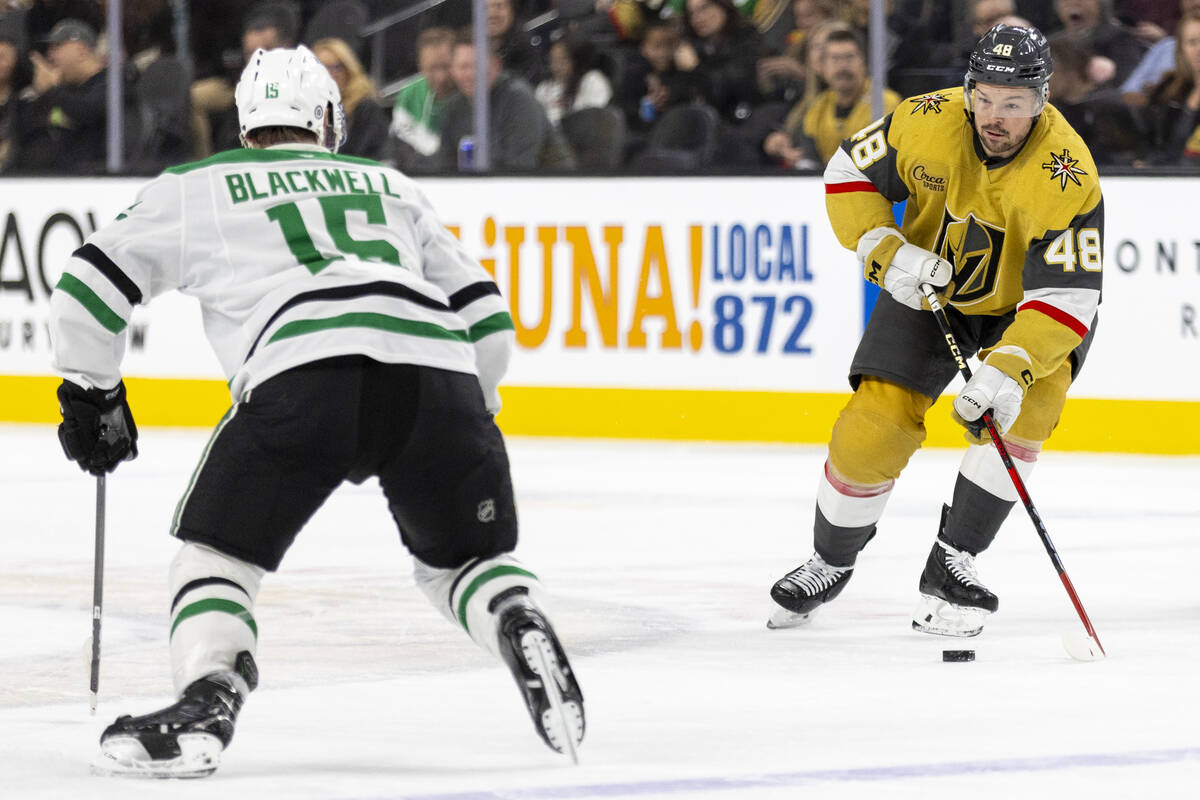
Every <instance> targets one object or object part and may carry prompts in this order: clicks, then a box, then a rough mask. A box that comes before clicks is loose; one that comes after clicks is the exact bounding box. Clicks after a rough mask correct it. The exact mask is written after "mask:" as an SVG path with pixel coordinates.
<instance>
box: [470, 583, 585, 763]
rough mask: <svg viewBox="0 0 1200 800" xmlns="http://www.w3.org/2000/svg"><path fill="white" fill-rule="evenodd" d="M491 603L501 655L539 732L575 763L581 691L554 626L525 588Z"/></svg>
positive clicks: (581, 729) (580, 726) (579, 739)
mask: <svg viewBox="0 0 1200 800" xmlns="http://www.w3.org/2000/svg"><path fill="white" fill-rule="evenodd" d="M492 602H493V604H494V605H495V607H496V608H497V609H498V612H497V613H498V614H499V616H500V624H499V635H500V655H501V656H502V657H503V658H504V663H506V664H507V665H508V668H509V669H510V670H512V674H513V677H514V678H516V680H517V686H519V687H520V688H521V693H522V696H523V697H524V698H525V705H526V706H527V707H528V708H529V715H530V716H531V717H533V725H534V727H535V728H536V729H537V732H538V735H539V736H541V737H542V740H543V741H544V742H545V743H546V744H547V745H548V746H549V747H550V748H551V749H552V750H555V751H557V752H559V753H567V754H569V755H570V756H571V759H572V760H573V761H575V762H576V763H578V761H579V757H578V755H577V753H576V748H577V747H578V746H579V744H580V743H581V742H582V741H583V732H584V717H583V691H582V690H581V689H580V688H579V682H578V681H576V680H575V673H574V672H573V671H572V670H571V665H570V664H569V663H568V662H567V654H566V653H565V652H563V649H562V645H561V644H559V642H558V637H556V636H555V635H554V629H553V628H551V627H550V623H549V622H547V621H546V618H545V617H543V616H542V614H541V612H540V611H538V609H537V608H536V607H534V605H533V604H532V603H531V602H529V600H528V598H527V597H526V596H525V592H524V590H523V589H519V590H510V591H509V592H504V593H502V594H500V595H499V596H498V597H497V598H496V599H495V600H493V601H492ZM547 676H549V677H550V679H549V680H547V679H546V677H547Z"/></svg>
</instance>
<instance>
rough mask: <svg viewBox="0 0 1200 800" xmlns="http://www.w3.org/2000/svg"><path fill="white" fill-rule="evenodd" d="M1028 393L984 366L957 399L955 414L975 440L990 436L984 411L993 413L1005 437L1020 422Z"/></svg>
mask: <svg viewBox="0 0 1200 800" xmlns="http://www.w3.org/2000/svg"><path fill="white" fill-rule="evenodd" d="M1023 399H1025V390H1024V389H1022V388H1021V384H1019V383H1017V382H1016V381H1014V380H1013V379H1012V378H1010V377H1008V376H1007V375H1005V374H1004V373H1003V372H1001V371H1000V370H998V369H996V368H995V367H993V366H991V365H990V364H986V363H985V364H982V365H980V367H979V369H978V370H976V372H975V374H974V375H973V376H971V380H969V381H967V385H966V386H964V387H963V388H962V391H960V392H959V393H958V396H957V397H955V398H954V413H955V416H956V419H957V421H958V422H960V423H961V424H962V425H964V426H966V428H967V430H968V431H970V432H971V435H972V436H974V437H975V438H976V439H982V440H984V441H986V440H987V439H988V438H989V437H988V435H987V429H986V428H985V427H984V424H983V420H982V417H983V412H984V411H988V410H990V411H991V413H992V421H993V422H995V423H996V430H998V431H1000V435H1001V436H1003V435H1004V434H1005V433H1007V432H1008V429H1009V428H1011V427H1012V424H1013V423H1014V422H1016V421H1017V415H1019V414H1020V413H1021V401H1022V400H1023Z"/></svg>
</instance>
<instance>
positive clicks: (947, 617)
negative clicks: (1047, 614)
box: [912, 506, 1000, 636]
mask: <svg viewBox="0 0 1200 800" xmlns="http://www.w3.org/2000/svg"><path fill="white" fill-rule="evenodd" d="M949 513H950V507H949V506H942V522H941V526H940V528H939V533H938V537H937V540H936V541H935V542H934V543H933V549H932V550H930V551H929V558H928V559H927V560H926V561H925V571H924V572H922V573H921V581H920V584H919V588H920V590H921V601H920V603H919V604H918V606H917V610H916V611H915V612H913V623H912V626H913V629H914V630H918V631H921V632H923V633H934V634H938V635H941V636H978V635H979V634H980V632H982V631H983V622H984V620H985V619H986V618H987V616H988V614H993V613H995V611H996V609H997V608H999V607H1000V600H999V599H998V598H997V597H996V595H994V594H992V593H991V592H989V591H988V589H987V587H986V586H984V585H983V584H982V583H980V581H979V574H978V573H977V572H976V570H975V554H974V553H969V552H967V551H966V550H960V549H958V548H957V547H955V546H954V545H952V544H951V543H950V541H949V540H948V539H947V538H946V535H945V530H946V517H947V516H948V515H949Z"/></svg>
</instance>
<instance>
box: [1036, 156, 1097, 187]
mask: <svg viewBox="0 0 1200 800" xmlns="http://www.w3.org/2000/svg"><path fill="white" fill-rule="evenodd" d="M1042 169H1046V170H1050V180H1054V179H1055V178H1058V179H1059V180H1060V181H1062V183H1061V184H1059V188H1060V189H1062V190H1063V191H1064V192H1065V191H1066V190H1067V181H1072V182H1074V184H1075V185H1076V186H1082V185H1083V184H1081V183H1080V182H1079V176H1080V175H1087V173H1086V172H1084V171H1083V170H1081V169H1080V168H1079V159H1077V158H1071V151H1070V150H1067V149H1066V148H1063V151H1062V152H1061V153H1055V152H1054V151H1053V150H1051V151H1050V160H1049V161H1047V162H1046V163H1044V164H1042Z"/></svg>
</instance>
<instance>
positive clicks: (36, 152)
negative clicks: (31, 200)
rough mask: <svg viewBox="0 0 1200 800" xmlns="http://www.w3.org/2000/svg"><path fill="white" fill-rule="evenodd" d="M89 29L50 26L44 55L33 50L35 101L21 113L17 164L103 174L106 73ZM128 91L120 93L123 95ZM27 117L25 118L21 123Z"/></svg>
mask: <svg viewBox="0 0 1200 800" xmlns="http://www.w3.org/2000/svg"><path fill="white" fill-rule="evenodd" d="M96 40H97V34H96V31H95V29H93V28H92V27H91V26H90V25H88V24H87V23H85V22H82V21H80V20H77V19H66V20H63V21H62V22H60V23H58V24H57V25H55V26H54V28H53V29H52V30H51V31H50V35H49V37H47V39H46V44H47V45H48V49H47V51H46V56H42V55H41V54H40V53H37V52H34V53H32V54H31V55H30V59H31V60H32V61H33V91H34V94H35V95H36V97H35V98H34V99H33V100H32V102H31V103H30V104H29V106H28V110H27V111H26V110H22V112H21V115H22V123H21V166H22V167H25V168H31V169H34V170H49V169H52V170H54V171H56V172H70V173H97V172H103V171H104V168H105V165H106V161H107V158H108V131H107V121H108V88H107V82H108V69H107V63H106V62H105V61H104V59H102V58H101V57H100V55H99V54H98V53H97V52H96ZM131 94H132V92H130V91H128V89H127V90H126V94H125V97H126V98H127V99H129V98H130V96H131ZM26 117H28V120H26Z"/></svg>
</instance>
